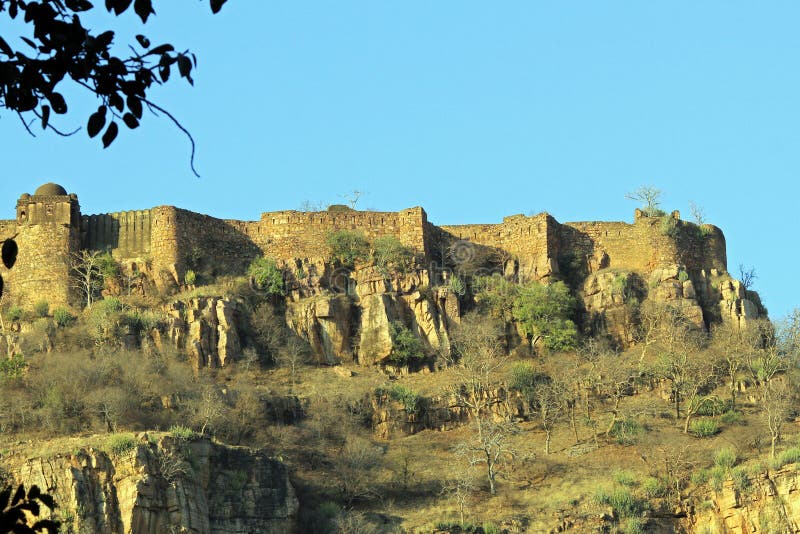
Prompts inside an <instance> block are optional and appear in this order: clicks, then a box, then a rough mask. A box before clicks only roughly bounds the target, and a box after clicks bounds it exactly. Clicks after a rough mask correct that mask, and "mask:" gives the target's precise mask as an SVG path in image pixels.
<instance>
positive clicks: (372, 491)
mask: <svg viewBox="0 0 800 534" xmlns="http://www.w3.org/2000/svg"><path fill="white" fill-rule="evenodd" d="M382 457H383V450H382V449H381V448H380V447H378V446H377V445H373V444H372V443H371V442H370V441H369V440H368V439H365V438H362V437H360V436H353V435H348V436H347V437H346V438H345V443H344V446H343V447H342V448H341V449H340V450H339V453H338V455H337V457H336V461H335V469H336V475H337V478H338V479H339V485H340V489H341V492H342V495H343V496H344V498H345V500H346V501H347V504H348V505H350V504H353V502H354V501H356V500H369V499H374V498H377V497H378V496H379V494H378V489H377V487H376V484H375V479H376V472H377V470H378V468H379V467H380V466H381V461H382Z"/></svg>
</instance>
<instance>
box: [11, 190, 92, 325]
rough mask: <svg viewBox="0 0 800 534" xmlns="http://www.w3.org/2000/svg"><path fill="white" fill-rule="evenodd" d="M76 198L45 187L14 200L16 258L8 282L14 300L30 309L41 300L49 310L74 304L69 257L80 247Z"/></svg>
mask: <svg viewBox="0 0 800 534" xmlns="http://www.w3.org/2000/svg"><path fill="white" fill-rule="evenodd" d="M80 221H81V212H80V205H79V204H78V196H77V195H75V194H74V193H72V194H68V193H67V191H66V189H64V188H63V187H61V186H60V185H58V184H54V183H46V184H44V185H42V186H40V187H39V188H38V189H36V191H35V192H34V194H33V195H29V194H28V193H24V194H23V195H22V196H20V197H19V200H17V218H16V227H17V228H16V230H17V243H18V245H19V256H18V257H17V265H16V267H15V268H14V273H13V275H14V276H13V279H12V280H11V281H10V282H11V284H10V287H9V289H10V290H11V293H12V294H13V296H14V300H16V301H17V302H19V303H20V304H23V305H28V306H29V305H31V304H33V303H35V302H38V301H41V300H44V301H47V302H48V303H49V304H50V307H51V309H52V308H54V307H56V306H64V305H69V304H72V303H73V302H74V295H73V293H74V291H73V288H72V287H71V286H72V284H70V267H69V261H70V256H71V255H72V254H73V253H75V252H77V251H78V249H79V247H80Z"/></svg>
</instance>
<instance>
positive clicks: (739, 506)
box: [683, 464, 800, 534]
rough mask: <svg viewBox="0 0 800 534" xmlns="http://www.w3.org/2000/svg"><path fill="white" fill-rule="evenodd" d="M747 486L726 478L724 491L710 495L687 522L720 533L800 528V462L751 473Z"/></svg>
mask: <svg viewBox="0 0 800 534" xmlns="http://www.w3.org/2000/svg"><path fill="white" fill-rule="evenodd" d="M747 486H748V487H746V488H743V489H737V488H736V487H735V486H734V483H733V481H730V480H729V481H727V482H725V483H724V484H723V487H722V490H721V491H719V492H713V491H712V492H710V493H709V494H708V495H706V499H705V500H703V501H701V505H699V506H696V507H695V509H694V510H693V513H691V514H689V516H688V517H687V518H686V519H685V520H684V525H683V526H684V527H685V528H686V530H688V531H689V532H714V533H719V534H728V533H753V534H755V533H765V534H767V533H791V532H800V476H798V465H797V464H791V465H788V466H785V467H783V468H782V469H779V470H777V471H772V472H765V473H761V474H759V475H757V476H755V477H751V478H750V479H749V481H748V483H747ZM740 487H741V486H740Z"/></svg>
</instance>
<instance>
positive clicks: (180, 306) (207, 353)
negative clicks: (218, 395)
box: [167, 297, 242, 369]
mask: <svg viewBox="0 0 800 534" xmlns="http://www.w3.org/2000/svg"><path fill="white" fill-rule="evenodd" d="M167 315H168V320H167V337H168V338H169V339H170V340H171V341H172V343H173V344H174V345H175V346H176V347H177V348H178V349H183V350H185V351H186V352H187V354H188V355H189V358H190V359H191V361H192V363H193V364H194V367H195V368H196V369H202V368H204V367H224V366H225V365H227V364H229V363H230V362H231V361H233V360H235V359H236V358H238V357H239V356H240V355H241V351H242V350H241V342H240V340H239V333H238V330H237V322H238V320H239V317H238V309H237V306H236V303H235V302H233V301H231V300H229V299H226V298H221V297H220V298H218V297H198V298H193V299H189V300H188V301H186V302H182V301H178V302H174V303H172V304H171V305H170V306H169V307H168V308H167Z"/></svg>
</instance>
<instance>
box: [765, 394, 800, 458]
mask: <svg viewBox="0 0 800 534" xmlns="http://www.w3.org/2000/svg"><path fill="white" fill-rule="evenodd" d="M792 401H793V399H792V391H791V388H790V387H789V386H788V385H787V384H786V382H785V381H784V382H781V383H771V384H765V385H764V386H762V389H761V407H762V409H763V412H762V415H763V418H764V422H765V423H766V425H767V429H768V430H769V435H770V449H769V450H770V453H769V454H770V458H775V446H776V445H777V444H778V440H780V438H781V436H782V434H783V427H784V424H785V423H786V420H787V419H788V417H789V415H790V413H791V409H792V405H793V402H792Z"/></svg>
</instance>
